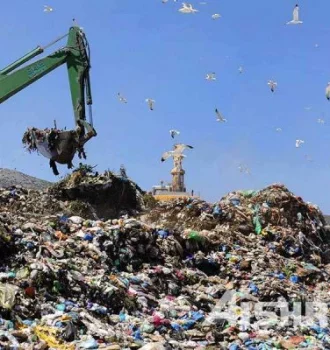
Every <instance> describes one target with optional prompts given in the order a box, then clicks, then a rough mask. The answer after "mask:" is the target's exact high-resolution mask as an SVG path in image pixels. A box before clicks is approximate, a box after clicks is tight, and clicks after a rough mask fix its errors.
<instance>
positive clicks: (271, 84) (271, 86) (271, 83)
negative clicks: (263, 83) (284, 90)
mask: <svg viewBox="0 0 330 350" xmlns="http://www.w3.org/2000/svg"><path fill="white" fill-rule="evenodd" d="M267 85H268V86H270V91H271V92H274V91H275V88H277V82H276V81H273V80H268V83H267Z"/></svg>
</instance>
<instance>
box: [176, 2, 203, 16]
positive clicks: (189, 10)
mask: <svg viewBox="0 0 330 350" xmlns="http://www.w3.org/2000/svg"><path fill="white" fill-rule="evenodd" d="M179 12H181V13H195V12H198V10H196V9H194V8H193V6H192V5H191V4H187V3H185V2H183V3H182V8H180V9H179Z"/></svg>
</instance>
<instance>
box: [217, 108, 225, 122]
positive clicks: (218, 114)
mask: <svg viewBox="0 0 330 350" xmlns="http://www.w3.org/2000/svg"><path fill="white" fill-rule="evenodd" d="M215 114H216V115H217V122H222V123H224V122H226V121H227V119H225V118H224V117H223V115H222V114H221V113H220V112H219V111H218V108H216V109H215Z"/></svg>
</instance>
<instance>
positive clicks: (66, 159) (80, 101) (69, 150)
mask: <svg viewBox="0 0 330 350" xmlns="http://www.w3.org/2000/svg"><path fill="white" fill-rule="evenodd" d="M66 36H68V41H67V45H66V46H65V47H63V48H61V49H59V50H57V51H55V52H54V53H52V54H50V55H48V56H47V57H45V58H42V59H40V60H37V61H35V62H33V63H31V64H28V65H25V66H24V67H22V68H19V67H21V66H22V65H24V64H25V63H27V62H28V61H30V60H32V59H33V58H34V57H36V56H38V55H40V54H42V53H43V52H44V51H45V49H46V47H44V48H43V47H40V46H38V47H37V48H36V49H34V50H33V51H31V52H30V53H28V54H26V55H25V56H23V57H22V58H20V59H19V60H17V61H15V62H13V63H12V64H10V65H9V66H7V67H6V68H4V69H2V70H0V104H1V103H3V102H4V101H6V100H7V99H9V98H10V97H12V96H14V95H15V94H17V93H18V92H19V91H21V90H23V89H25V88H26V87H28V86H29V85H31V84H33V83H34V82H36V81H37V80H39V79H41V78H42V77H44V76H45V75H47V74H49V73H50V72H52V71H53V70H55V69H56V68H58V67H60V66H62V65H63V64H66V65H67V69H68V76H69V84H70V90H71V98H72V105H73V111H74V120H75V126H76V129H75V135H76V137H74V138H72V135H73V133H72V132H63V134H62V137H60V138H59V139H60V140H59V141H58V142H59V144H58V147H57V150H56V152H55V153H54V152H53V153H52V156H51V157H49V158H50V159H51V161H56V162H58V163H61V164H66V163H67V164H71V161H72V159H73V157H74V154H75V153H76V151H79V155H81V153H82V154H83V155H84V151H83V146H84V144H85V143H86V142H87V141H88V140H89V139H90V138H92V137H94V136H96V131H95V129H94V127H93V120H92V113H91V105H92V95H91V85H90V75H89V70H90V67H91V66H90V52H89V45H88V41H87V39H86V36H85V34H84V32H83V31H82V29H80V28H79V27H77V26H73V27H71V28H70V30H69V33H68V34H67V35H65V36H64V37H66ZM64 37H61V38H59V39H57V40H55V41H54V42H52V43H51V44H50V45H47V47H49V46H51V45H52V44H54V43H55V42H57V41H59V40H60V39H63V38H64ZM86 105H87V106H89V108H90V120H89V122H87V120H86ZM70 158H71V159H70Z"/></svg>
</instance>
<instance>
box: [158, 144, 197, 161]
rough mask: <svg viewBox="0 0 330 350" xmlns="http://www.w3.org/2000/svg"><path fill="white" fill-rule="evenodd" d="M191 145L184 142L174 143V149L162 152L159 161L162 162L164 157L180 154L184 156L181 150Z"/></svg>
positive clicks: (190, 147) (189, 147)
mask: <svg viewBox="0 0 330 350" xmlns="http://www.w3.org/2000/svg"><path fill="white" fill-rule="evenodd" d="M193 148H194V147H193V146H190V145H186V144H184V143H177V144H176V145H174V150H173V151H167V152H164V153H163V155H162V158H161V161H162V162H164V161H165V160H166V159H168V158H170V157H173V156H179V155H180V156H182V157H186V156H185V155H184V154H183V151H184V150H186V149H193Z"/></svg>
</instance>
